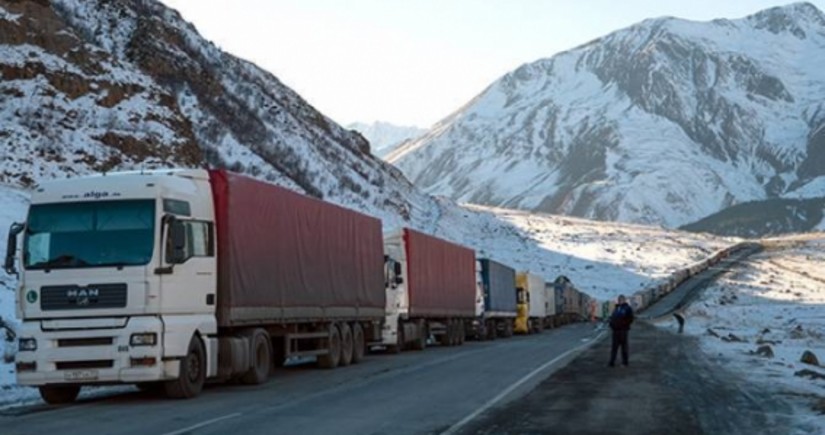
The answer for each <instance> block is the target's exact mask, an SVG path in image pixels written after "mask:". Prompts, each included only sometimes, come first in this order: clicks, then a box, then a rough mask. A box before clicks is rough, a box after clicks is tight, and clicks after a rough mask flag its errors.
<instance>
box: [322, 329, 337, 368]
mask: <svg viewBox="0 0 825 435" xmlns="http://www.w3.org/2000/svg"><path fill="white" fill-rule="evenodd" d="M327 348H328V350H329V353H328V354H326V355H321V356H319V357H318V366H319V367H321V368H322V369H334V368H335V367H338V363H339V362H340V360H341V332H340V331H338V327H337V326H335V324H334V323H332V324H330V325H329V338H328V339H327Z"/></svg>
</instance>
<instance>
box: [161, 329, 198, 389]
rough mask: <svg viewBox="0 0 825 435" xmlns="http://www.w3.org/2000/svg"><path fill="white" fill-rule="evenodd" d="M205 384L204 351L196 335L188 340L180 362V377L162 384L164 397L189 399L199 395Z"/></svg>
mask: <svg viewBox="0 0 825 435" xmlns="http://www.w3.org/2000/svg"><path fill="white" fill-rule="evenodd" d="M204 382H206V351H205V350H204V349H203V343H202V342H201V340H200V338H198V336H197V335H193V336H192V339H191V340H189V348H188V350H187V351H186V356H185V357H183V358H182V359H181V360H180V375H179V376H178V378H177V379H175V380H173V381H167V382H165V383H164V384H163V390H164V392H165V393H166V396H167V397H169V398H171V399H189V398H192V397H195V396H197V395H198V394H200V392H201V390H203V384H204Z"/></svg>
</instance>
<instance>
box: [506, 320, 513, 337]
mask: <svg viewBox="0 0 825 435" xmlns="http://www.w3.org/2000/svg"><path fill="white" fill-rule="evenodd" d="M512 336H513V322H512V321H510V320H505V321H504V337H505V338H510V337H512Z"/></svg>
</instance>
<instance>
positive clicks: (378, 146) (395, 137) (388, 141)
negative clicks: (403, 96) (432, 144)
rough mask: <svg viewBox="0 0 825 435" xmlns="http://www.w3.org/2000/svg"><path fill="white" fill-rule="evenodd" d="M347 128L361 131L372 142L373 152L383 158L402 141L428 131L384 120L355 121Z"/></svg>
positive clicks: (371, 148)
mask: <svg viewBox="0 0 825 435" xmlns="http://www.w3.org/2000/svg"><path fill="white" fill-rule="evenodd" d="M347 128H348V129H350V130H355V131H357V132H359V133H361V134H362V135H363V136H364V138H366V139H367V141H368V142H369V143H370V151H371V152H372V154H374V155H375V156H377V157H381V158H383V157H385V156H386V155H387V154H389V153H391V152H392V151H393V150H395V149H396V148H397V147H398V146H399V145H401V143H402V142H404V141H406V140H410V139H414V138H416V137H418V136H421V135H422V134H424V133H425V132H426V131H427V130H426V129H423V128H418V127H414V126H400V125H395V124H390V123H389V122H382V121H375V122H373V123H370V124H367V123H363V122H353V123H352V124H349V125H347Z"/></svg>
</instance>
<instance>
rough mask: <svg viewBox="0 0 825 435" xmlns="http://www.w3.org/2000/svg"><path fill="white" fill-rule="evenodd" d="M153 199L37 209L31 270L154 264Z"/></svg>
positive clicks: (28, 261)
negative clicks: (151, 261)
mask: <svg viewBox="0 0 825 435" xmlns="http://www.w3.org/2000/svg"><path fill="white" fill-rule="evenodd" d="M154 228H155V201H154V200H122V201H100V202H76V203H64V204H41V205H33V206H32V207H31V210H30V211H29V221H28V225H27V228H26V241H25V246H24V251H23V255H24V261H25V265H26V268H27V269H68V268H78V267H101V266H129V265H144V264H148V263H149V261H150V260H151V259H152V250H153V245H154V243H153V242H154V239H153V234H154Z"/></svg>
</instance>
